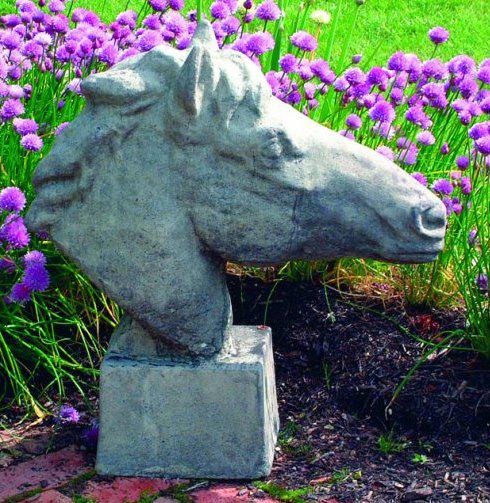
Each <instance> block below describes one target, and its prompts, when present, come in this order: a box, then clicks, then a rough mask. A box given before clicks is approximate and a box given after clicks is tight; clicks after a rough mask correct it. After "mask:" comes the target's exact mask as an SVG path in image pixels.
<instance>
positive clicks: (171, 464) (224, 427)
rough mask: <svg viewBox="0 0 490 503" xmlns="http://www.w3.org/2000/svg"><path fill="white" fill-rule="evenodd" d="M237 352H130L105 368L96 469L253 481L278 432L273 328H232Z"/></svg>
mask: <svg viewBox="0 0 490 503" xmlns="http://www.w3.org/2000/svg"><path fill="white" fill-rule="evenodd" d="M231 338H232V342H233V347H234V348H235V351H234V354H230V353H225V352H223V353H222V354H219V355H217V356H215V357H213V358H210V359H206V360H192V361H184V360H181V361H178V360H175V359H173V360H172V359H166V358H162V357H157V358H148V357H147V358H135V357H134V356H127V357H125V356H124V354H122V353H121V352H117V353H116V352H111V351H109V353H108V355H107V356H106V358H105V359H104V362H103V364H102V368H101V391H100V435H99V444H98V451H97V465H96V469H97V471H98V472H99V473H101V474H105V475H132V476H145V477H174V478H175V477H180V478H216V479H254V478H259V477H263V476H266V475H268V474H269V473H270V470H271V466H272V461H273V457H274V447H275V444H276V439H277V432H278V429H279V418H278V413H277V400H276V386H275V376H274V361H273V355H272V341H271V333H270V329H266V328H264V329H263V330H262V329H258V328H256V327H247V326H234V327H232V328H231Z"/></svg>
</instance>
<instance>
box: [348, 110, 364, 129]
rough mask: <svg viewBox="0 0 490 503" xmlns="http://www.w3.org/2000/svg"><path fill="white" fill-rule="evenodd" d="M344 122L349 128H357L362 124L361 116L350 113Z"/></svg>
mask: <svg viewBox="0 0 490 503" xmlns="http://www.w3.org/2000/svg"><path fill="white" fill-rule="evenodd" d="M345 123H346V125H347V127H348V128H349V129H359V128H360V127H361V126H362V120H361V118H360V117H359V116H358V115H356V114H350V115H349V116H348V117H347V119H345Z"/></svg>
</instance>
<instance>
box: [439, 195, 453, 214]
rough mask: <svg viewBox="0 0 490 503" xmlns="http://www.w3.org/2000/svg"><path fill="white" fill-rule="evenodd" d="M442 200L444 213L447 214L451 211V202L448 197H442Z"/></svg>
mask: <svg viewBox="0 0 490 503" xmlns="http://www.w3.org/2000/svg"><path fill="white" fill-rule="evenodd" d="M442 202H443V204H444V206H445V207H446V215H447V216H449V215H451V213H452V212H453V202H452V200H451V198H449V197H443V198H442Z"/></svg>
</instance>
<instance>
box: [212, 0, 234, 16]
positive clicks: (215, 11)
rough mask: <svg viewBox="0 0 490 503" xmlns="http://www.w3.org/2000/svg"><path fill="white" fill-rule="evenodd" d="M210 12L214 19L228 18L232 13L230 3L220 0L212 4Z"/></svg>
mask: <svg viewBox="0 0 490 503" xmlns="http://www.w3.org/2000/svg"><path fill="white" fill-rule="evenodd" d="M210 12H211V16H213V18H214V19H226V18H227V17H229V16H230V15H231V12H230V8H229V7H228V5H226V4H225V3H224V2H220V1H218V2H213V3H212V4H211V8H210Z"/></svg>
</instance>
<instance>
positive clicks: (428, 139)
mask: <svg viewBox="0 0 490 503" xmlns="http://www.w3.org/2000/svg"><path fill="white" fill-rule="evenodd" d="M417 141H418V142H419V143H420V144H421V145H426V146H429V145H434V143H435V142H436V139H435V137H434V135H433V134H432V133H431V132H430V131H421V132H420V133H418V134H417Z"/></svg>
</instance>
